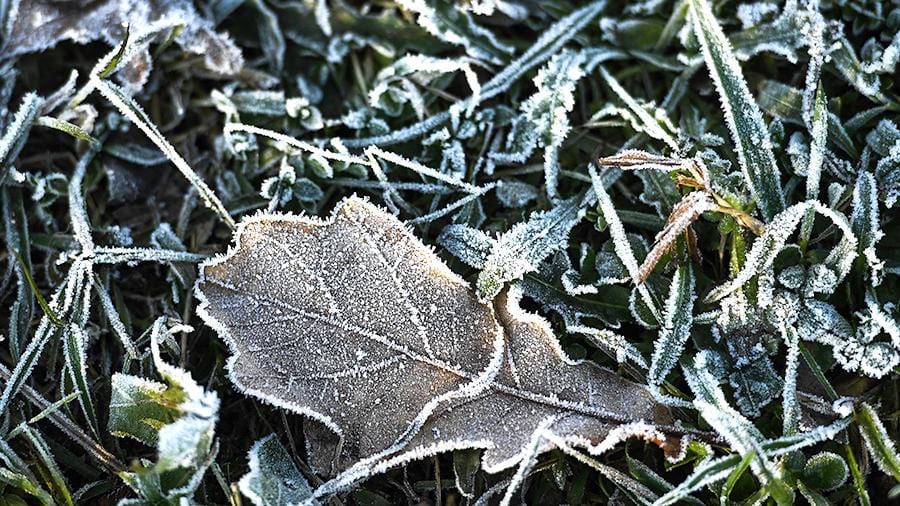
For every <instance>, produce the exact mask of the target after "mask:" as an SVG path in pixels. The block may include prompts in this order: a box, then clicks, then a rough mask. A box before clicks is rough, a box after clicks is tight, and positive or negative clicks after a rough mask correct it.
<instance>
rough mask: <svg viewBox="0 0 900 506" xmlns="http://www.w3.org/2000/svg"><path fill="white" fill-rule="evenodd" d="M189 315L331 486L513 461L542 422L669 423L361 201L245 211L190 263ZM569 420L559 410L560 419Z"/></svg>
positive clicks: (572, 429)
mask: <svg viewBox="0 0 900 506" xmlns="http://www.w3.org/2000/svg"><path fill="white" fill-rule="evenodd" d="M196 293H197V296H198V298H199V300H200V301H201V305H200V307H199V308H198V313H199V314H200V315H201V316H202V318H203V319H204V320H205V321H206V322H207V323H208V324H209V325H211V326H213V328H215V329H216V330H217V331H218V332H219V334H220V336H221V337H222V338H223V339H224V340H225V341H226V342H227V343H228V345H229V346H230V348H231V350H232V352H233V355H232V357H231V359H230V360H229V361H228V366H227V367H228V370H229V374H230V377H231V379H232V381H234V383H235V385H236V386H237V387H238V388H239V389H240V390H241V391H242V392H244V393H246V394H249V395H253V396H256V397H258V398H261V399H263V400H265V401H267V402H270V403H272V404H274V405H276V406H279V407H283V408H285V409H288V410H291V411H294V412H297V413H301V414H304V415H306V416H308V417H310V418H312V419H313V420H315V422H317V423H310V425H309V426H308V428H307V431H306V432H307V440H308V443H309V448H310V461H311V462H312V463H313V464H314V466H315V467H316V468H318V469H320V470H323V471H324V472H325V473H327V474H334V473H336V472H338V471H342V470H345V472H344V473H342V475H341V476H340V477H339V478H336V479H335V480H333V481H331V482H329V483H328V484H326V485H324V486H323V487H321V488H320V489H318V490H317V491H316V497H321V496H323V495H326V494H330V493H333V492H336V491H339V490H342V489H344V488H346V487H348V486H350V485H351V484H352V483H354V482H355V481H357V480H359V479H363V478H365V477H367V476H369V475H370V474H371V473H372V472H378V471H379V470H383V469H386V468H388V467H391V466H394V465H399V464H402V463H404V462H406V461H409V460H413V459H417V458H422V457H425V456H428V455H432V454H434V453H437V452H440V451H446V450H450V449H458V448H464V447H470V448H476V447H477V448H485V449H486V453H485V457H484V464H485V469H487V470H488V471H490V472H496V471H499V470H501V469H505V468H508V467H511V466H513V465H515V464H516V463H518V461H519V460H520V458H521V450H522V448H523V447H524V446H525V445H526V443H527V441H528V440H529V439H530V437H531V434H532V433H533V432H534V431H535V430H536V429H537V428H538V426H539V425H540V424H541V423H542V422H543V421H544V420H545V419H547V417H549V416H560V419H559V421H558V422H557V423H554V424H553V430H554V432H556V433H558V434H562V435H564V436H565V437H566V438H574V439H577V441H579V442H580V443H581V444H585V445H586V444H589V441H598V440H599V439H602V438H603V437H604V436H605V435H606V434H608V433H609V432H610V430H612V429H613V428H615V427H616V426H618V425H619V424H622V423H628V422H631V421H635V420H646V421H648V422H650V423H655V424H662V425H667V424H669V423H671V420H672V419H671V417H670V415H669V414H668V412H667V411H666V410H665V409H664V408H663V407H662V406H660V405H658V404H656V403H654V402H653V401H652V399H651V398H650V395H649V393H648V392H647V391H646V389H645V388H644V387H641V386H639V385H636V384H634V383H631V382H628V381H625V380H623V379H621V378H619V377H618V376H616V375H615V374H613V373H611V372H609V371H605V370H603V369H601V368H599V367H596V366H594V365H592V364H590V363H585V362H573V361H571V360H569V359H568V358H567V357H566V356H565V354H564V353H563V352H562V350H561V349H560V347H559V345H558V343H557V341H556V339H555V337H554V336H553V334H552V332H551V330H550V328H549V326H548V324H547V322H546V321H544V320H543V319H541V318H539V317H537V316H535V315H531V314H526V313H524V312H522V310H521V309H519V306H518V302H519V300H518V294H517V293H515V292H513V293H510V294H508V295H507V294H506V293H504V294H502V295H501V296H500V297H498V299H497V300H496V301H495V303H494V304H493V305H488V304H484V303H481V302H479V300H478V298H477V296H476V294H475V292H474V291H473V290H472V289H471V288H470V287H469V285H468V284H467V283H466V282H465V281H463V280H462V279H461V278H459V277H458V276H457V275H455V274H454V273H453V272H451V271H450V270H449V269H448V268H447V267H446V265H444V264H443V263H442V262H441V261H440V260H439V259H438V258H437V257H436V256H435V255H434V253H433V252H432V251H431V250H430V248H428V247H426V246H425V245H423V244H422V243H421V242H420V241H419V240H418V239H417V238H415V237H414V236H413V235H412V234H411V233H410V232H409V231H408V230H407V229H405V228H404V227H403V225H402V224H401V223H400V222H399V221H398V220H397V219H396V218H395V217H393V216H392V215H390V214H388V213H386V212H384V211H382V210H380V209H378V208H376V207H375V206H373V205H371V204H368V203H366V202H365V201H363V200H360V199H358V198H350V199H348V200H346V201H344V202H343V203H342V204H341V205H340V206H339V207H338V208H337V209H336V210H335V212H334V215H333V217H332V218H331V219H330V220H328V221H324V222H323V221H319V220H316V219H314V218H305V217H296V216H287V215H275V216H272V215H259V216H256V217H254V218H250V219H247V220H244V221H243V222H242V224H241V225H240V227H239V230H238V232H237V235H236V246H235V247H234V248H232V249H231V250H230V251H229V253H228V254H227V255H226V256H224V257H219V258H216V259H214V260H212V261H210V262H207V263H206V264H204V265H203V266H202V268H201V275H200V280H199V282H198V285H197V289H196ZM562 415H564V416H562Z"/></svg>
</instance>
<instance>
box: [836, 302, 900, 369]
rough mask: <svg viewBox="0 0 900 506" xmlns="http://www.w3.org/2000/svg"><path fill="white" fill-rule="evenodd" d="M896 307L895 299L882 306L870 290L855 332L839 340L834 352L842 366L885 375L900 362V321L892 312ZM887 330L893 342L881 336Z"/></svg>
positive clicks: (858, 316)
mask: <svg viewBox="0 0 900 506" xmlns="http://www.w3.org/2000/svg"><path fill="white" fill-rule="evenodd" d="M893 309H894V304H893V303H888V304H885V305H884V306H882V305H880V304H879V303H878V301H877V300H876V299H875V297H874V296H873V295H872V294H871V293H867V294H866V309H865V310H864V311H860V312H858V313H857V314H856V316H857V318H858V319H859V323H858V325H857V327H856V333H855V335H853V336H851V337H850V338H849V339H846V340H844V341H840V342H837V343H835V346H834V355H835V359H837V361H838V362H839V363H840V364H841V367H843V368H844V369H845V370H847V371H857V370H859V371H860V372H862V373H863V374H865V375H866V376H871V377H873V378H881V377H883V376H884V375H885V374H888V373H889V372H891V370H892V369H893V368H894V367H896V366H897V364H898V363H900V324H898V323H897V320H896V319H895V318H894V317H893V315H892V314H891V312H892V311H893ZM884 334H887V336H888V337H889V338H890V341H889V342H885V341H884V340H883V339H879V338H880V337H881V336H883V335H884Z"/></svg>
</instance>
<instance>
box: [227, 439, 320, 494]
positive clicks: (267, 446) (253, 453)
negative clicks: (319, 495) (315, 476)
mask: <svg viewBox="0 0 900 506" xmlns="http://www.w3.org/2000/svg"><path fill="white" fill-rule="evenodd" d="M248 458H249V460H250V465H249V467H250V471H249V472H248V473H247V474H245V475H244V476H243V477H242V478H241V480H240V481H239V482H238V487H240V489H241V493H243V494H244V495H245V496H247V497H248V498H250V500H251V501H253V504H255V505H257V506H281V505H285V504H287V505H297V504H301V503H303V501H306V500H307V499H309V498H310V497H311V496H312V489H311V488H310V487H309V483H307V481H306V478H304V477H303V475H302V474H300V471H299V470H298V469H297V466H295V465H294V463H293V462H291V456H290V455H289V454H288V452H287V450H285V448H284V447H283V446H281V443H279V442H278V439H276V438H275V435H269V436H266V437H264V438H262V439H260V440H259V441H257V442H256V443H255V444H254V445H253V447H252V448H250V452H249V455H248ZM312 504H313V505H316V504H318V502H317V501H314V502H313V503H312Z"/></svg>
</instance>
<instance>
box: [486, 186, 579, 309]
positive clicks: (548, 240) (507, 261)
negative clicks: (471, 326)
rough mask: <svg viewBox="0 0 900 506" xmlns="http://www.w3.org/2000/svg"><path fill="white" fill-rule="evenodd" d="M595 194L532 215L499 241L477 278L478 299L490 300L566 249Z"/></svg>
mask: <svg viewBox="0 0 900 506" xmlns="http://www.w3.org/2000/svg"><path fill="white" fill-rule="evenodd" d="M592 198H593V195H591V194H588V195H585V196H584V197H581V198H579V197H573V198H571V199H567V200H564V201H562V202H560V203H559V204H557V205H556V206H555V207H554V208H553V209H550V210H549V211H539V212H535V213H532V214H531V216H529V217H528V220H527V221H525V222H522V223H517V224H516V225H514V226H513V227H512V228H511V229H510V230H508V231H507V232H505V233H504V234H502V235H501V236H500V237H498V238H497V240H496V242H495V243H494V245H493V247H492V248H491V253H490V255H488V257H487V259H485V262H484V268H483V269H482V270H481V273H480V274H479V275H478V282H477V284H476V286H477V288H478V296H479V297H480V298H481V299H482V300H490V299H492V298H494V296H495V295H497V294H498V293H500V290H502V289H503V286H504V284H506V283H507V282H508V281H512V280H514V279H519V278H521V277H522V275H523V274H525V273H526V272H533V271H536V270H537V269H538V265H539V264H540V263H541V261H543V260H544V259H545V258H547V257H548V256H550V254H551V253H553V252H554V251H557V250H559V249H562V248H565V246H566V244H568V238H569V232H570V231H571V230H572V228H573V227H574V226H575V225H577V224H578V222H579V221H581V218H582V217H583V216H584V213H585V211H586V207H587V205H588V202H589V201H590V200H592Z"/></svg>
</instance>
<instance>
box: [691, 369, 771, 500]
mask: <svg viewBox="0 0 900 506" xmlns="http://www.w3.org/2000/svg"><path fill="white" fill-rule="evenodd" d="M705 358H707V357H706V355H697V356H696V357H695V358H694V363H693V364H692V365H691V366H688V367H685V368H684V377H685V380H687V382H688V385H689V386H690V388H691V390H692V391H693V392H694V394H695V395H696V398H695V399H694V405H695V406H696V407H697V409H698V410H699V411H700V414H701V416H703V418H704V419H705V420H706V421H707V422H708V423H709V424H710V425H711V426H712V427H713V429H715V431H716V432H718V433H719V435H720V436H722V437H723V438H725V440H726V441H728V443H729V444H730V445H731V447H732V448H733V449H734V450H735V451H737V452H738V453H739V454H741V455H747V454H748V453H751V452H754V453H755V454H756V455H755V457H754V458H753V460H752V461H751V463H750V467H751V469H752V470H753V473H754V474H755V475H756V476H757V477H758V478H760V480H761V481H762V482H763V483H764V484H765V483H768V482H769V481H770V480H771V479H772V478H773V477H774V476H775V475H776V474H777V471H776V469H775V465H774V463H773V462H771V461H770V460H769V459H768V458H767V455H766V452H765V450H763V447H762V444H763V441H764V440H763V437H762V434H761V433H760V432H759V430H758V429H757V428H756V427H755V426H754V425H753V424H752V423H750V421H749V420H747V419H746V418H744V417H743V416H741V414H740V413H738V412H737V411H736V410H735V409H734V408H733V407H731V406H730V405H729V404H728V401H726V400H725V393H724V392H723V391H722V389H721V388H720V387H719V385H718V381H717V380H716V378H715V377H714V376H713V375H712V374H710V373H709V372H708V371H707V364H706V362H705Z"/></svg>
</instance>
